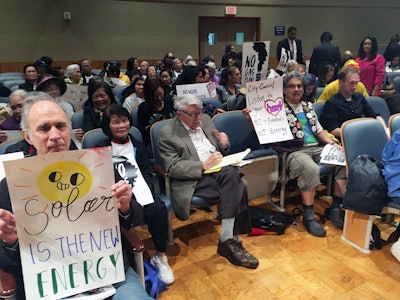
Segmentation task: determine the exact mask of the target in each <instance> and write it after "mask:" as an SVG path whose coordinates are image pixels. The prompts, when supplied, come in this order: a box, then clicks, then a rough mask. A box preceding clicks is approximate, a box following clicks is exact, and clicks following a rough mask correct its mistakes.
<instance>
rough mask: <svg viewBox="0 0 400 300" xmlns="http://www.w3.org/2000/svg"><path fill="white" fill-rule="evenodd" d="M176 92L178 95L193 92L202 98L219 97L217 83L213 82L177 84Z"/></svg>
mask: <svg viewBox="0 0 400 300" xmlns="http://www.w3.org/2000/svg"><path fill="white" fill-rule="evenodd" d="M176 94H177V95H178V96H182V95H187V94H193V95H195V96H197V97H198V98H200V99H202V98H217V97H218V96H217V91H216V89H215V85H214V83H212V82H205V83H194V84H181V85H177V86H176Z"/></svg>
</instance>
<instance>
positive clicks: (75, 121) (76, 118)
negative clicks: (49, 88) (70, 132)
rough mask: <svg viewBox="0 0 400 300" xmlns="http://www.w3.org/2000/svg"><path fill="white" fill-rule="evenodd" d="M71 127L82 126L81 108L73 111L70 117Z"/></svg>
mask: <svg viewBox="0 0 400 300" xmlns="http://www.w3.org/2000/svg"><path fill="white" fill-rule="evenodd" d="M71 126H72V129H77V128H82V126H83V110H81V111H78V112H76V113H74V114H73V115H72V117H71Z"/></svg>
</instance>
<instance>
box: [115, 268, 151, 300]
mask: <svg viewBox="0 0 400 300" xmlns="http://www.w3.org/2000/svg"><path fill="white" fill-rule="evenodd" d="M114 287H115V289H116V290H117V291H116V293H115V294H114V296H113V297H112V300H146V299H153V298H151V297H150V296H149V294H147V292H146V290H145V289H144V287H143V285H142V283H141V281H140V278H139V276H138V275H137V274H136V272H135V271H134V270H133V269H132V268H131V267H129V268H128V271H127V272H126V274H125V281H122V282H119V283H117V284H114Z"/></svg>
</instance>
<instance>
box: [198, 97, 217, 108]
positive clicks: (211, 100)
mask: <svg viewBox="0 0 400 300" xmlns="http://www.w3.org/2000/svg"><path fill="white" fill-rule="evenodd" d="M201 101H202V102H203V103H209V104H211V105H212V106H214V107H216V108H222V102H221V101H219V99H216V98H202V99H201Z"/></svg>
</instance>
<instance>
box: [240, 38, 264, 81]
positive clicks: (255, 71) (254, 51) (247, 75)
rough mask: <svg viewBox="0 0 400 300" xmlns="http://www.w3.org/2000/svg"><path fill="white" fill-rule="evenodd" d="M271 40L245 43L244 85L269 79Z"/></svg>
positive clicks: (243, 62) (243, 60)
mask: <svg viewBox="0 0 400 300" xmlns="http://www.w3.org/2000/svg"><path fill="white" fill-rule="evenodd" d="M269 46H270V42H269V41H265V42H250V43H243V58H242V85H245V83H246V82H251V81H259V80H264V79H267V76H268V61H269V57H270V52H269Z"/></svg>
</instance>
